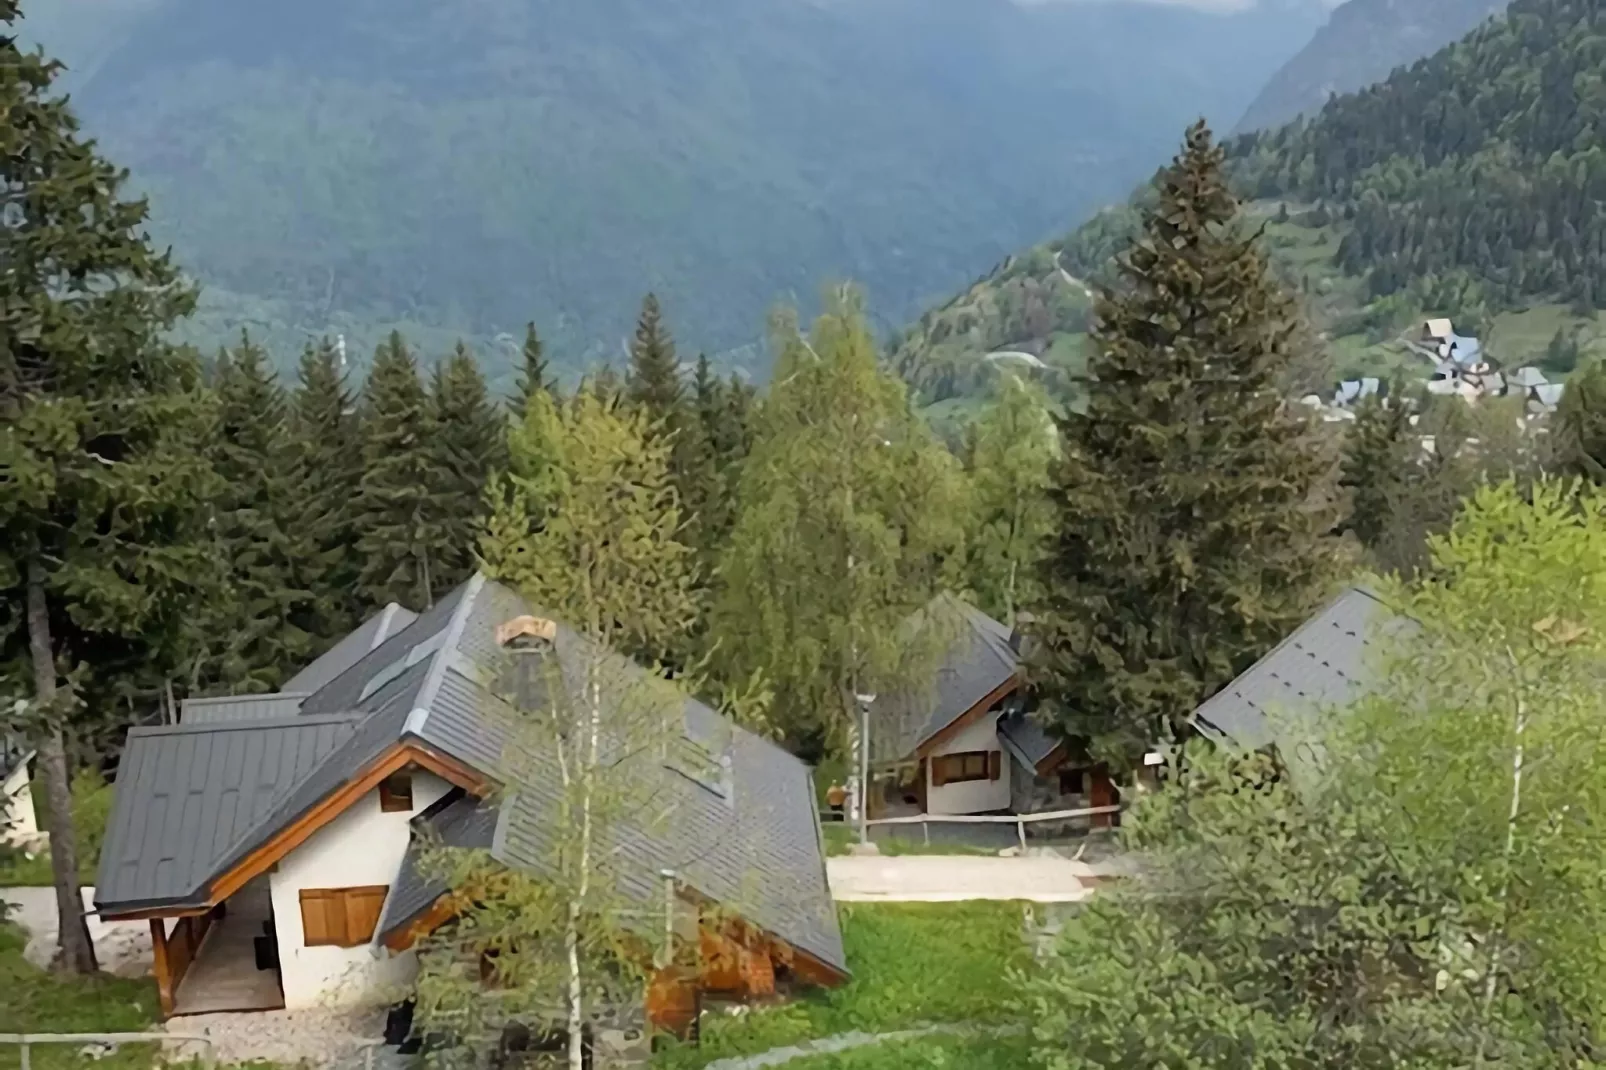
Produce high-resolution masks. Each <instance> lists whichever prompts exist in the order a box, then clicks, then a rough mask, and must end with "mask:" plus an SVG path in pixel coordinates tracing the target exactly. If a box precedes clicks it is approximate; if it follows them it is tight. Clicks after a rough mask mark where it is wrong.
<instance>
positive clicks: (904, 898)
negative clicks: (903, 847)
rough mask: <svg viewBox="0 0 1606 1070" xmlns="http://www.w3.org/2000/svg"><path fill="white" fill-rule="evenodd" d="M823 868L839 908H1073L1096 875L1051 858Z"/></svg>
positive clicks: (876, 860)
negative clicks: (985, 902) (965, 903)
mask: <svg viewBox="0 0 1606 1070" xmlns="http://www.w3.org/2000/svg"><path fill="white" fill-rule="evenodd" d="M825 865H826V871H827V873H828V875H829V876H830V879H831V896H832V898H834V899H836V900H837V901H838V902H843V903H874V902H882V903H899V902H902V903H951V902H957V901H960V900H965V899H1025V900H1030V901H1032V902H1034V903H1077V902H1080V901H1082V900H1083V899H1086V898H1087V897H1088V896H1089V895H1092V894H1093V893H1092V890H1091V889H1090V888H1088V887H1087V885H1086V884H1084V883H1083V878H1084V877H1087V878H1095V877H1098V876H1100V874H1099V872H1098V871H1097V869H1096V868H1095V867H1094V866H1092V865H1089V864H1088V863H1086V862H1073V861H1071V860H1070V859H1068V858H1053V857H1025V858H989V857H985V856H982V857H977V856H974V855H897V856H891V857H887V856H877V855H868V856H864V855H843V856H835V857H832V858H828V859H826V862H825Z"/></svg>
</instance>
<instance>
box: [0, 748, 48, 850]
mask: <svg viewBox="0 0 1606 1070" xmlns="http://www.w3.org/2000/svg"><path fill="white" fill-rule="evenodd" d="M38 835H39V817H38V815H37V814H35V813H34V808H33V791H32V790H31V788H30V786H29V783H28V764H27V763H26V762H24V763H23V764H21V765H19V766H18V767H17V768H15V769H13V770H12V771H11V775H10V776H9V777H7V778H6V779H5V782H4V783H0V843H29V842H31V841H33V840H34V839H35V838H36V837H38Z"/></svg>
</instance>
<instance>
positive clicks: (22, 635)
mask: <svg viewBox="0 0 1606 1070" xmlns="http://www.w3.org/2000/svg"><path fill="white" fill-rule="evenodd" d="M18 14H19V13H18V9H17V3H16V0H0V23H3V24H4V25H3V26H0V116H4V121H0V203H3V204H4V209H5V210H4V214H3V218H0V265H3V269H0V693H5V694H7V695H9V696H14V697H15V698H17V699H21V700H23V701H22V702H20V703H19V704H18V705H17V706H16V707H15V708H14V709H13V710H11V711H10V712H9V713H8V717H7V725H6V727H7V728H8V729H9V730H11V731H16V732H22V733H26V734H27V735H28V736H30V737H32V739H33V740H34V741H35V742H36V743H37V745H38V759H37V762H36V765H35V775H36V776H37V777H38V780H39V783H40V784H41V786H42V787H43V788H44V792H45V796H46V801H47V803H48V805H47V807H46V810H47V816H46V825H47V828H48V831H49V833H50V848H51V867H52V876H53V878H54V883H55V886H56V903H57V908H58V910H57V923H58V930H57V931H58V933H59V936H58V941H59V943H60V946H61V950H62V953H63V954H62V960H61V961H62V966H63V968H64V969H65V970H68V971H71V972H74V973H93V972H94V971H95V969H96V962H95V952H94V945H93V943H92V942H91V940H90V937H89V932H88V928H87V925H86V924H85V922H84V919H83V915H82V908H81V905H80V904H81V900H80V894H79V884H78V872H77V871H78V854H77V851H78V846H79V845H78V842H77V841H78V836H77V833H76V830H75V829H74V824H73V817H72V807H71V795H70V778H71V769H70V763H69V758H68V753H67V735H68V731H69V730H71V731H72V733H73V735H74V736H75V737H77V738H78V739H86V738H87V739H90V740H95V738H96V736H97V735H98V734H99V733H100V732H102V731H104V730H105V729H106V728H107V727H108V725H107V722H109V721H111V720H112V719H113V717H115V716H116V714H117V713H119V712H122V711H124V710H126V709H127V708H128V705H129V704H130V703H131V702H132V701H135V700H136V699H137V698H144V696H137V694H136V693H137V692H139V691H142V690H144V689H145V688H148V687H150V686H151V685H153V684H156V683H157V682H158V681H159V680H160V678H161V677H162V675H163V674H164V673H165V672H167V671H170V670H171V669H172V668H173V667H174V666H176V665H177V664H179V663H180V662H181V661H182V659H184V658H185V657H187V656H189V655H191V654H192V653H193V649H194V648H193V645H192V641H193V639H194V637H195V635H196V632H195V629H194V616H195V614H194V612H193V607H194V606H196V605H204V604H206V603H207V600H208V599H209V598H212V597H214V596H215V588H214V587H213V581H214V580H215V578H216V570H215V568H214V567H213V559H212V557H211V555H210V552H209V551H210V541H209V540H208V539H207V538H206V534H205V532H206V519H207V503H208V502H209V501H210V499H211V498H212V496H213V494H214V492H215V476H214V475H213V473H212V471H211V468H210V466H209V465H208V464H207V463H206V459H205V457H204V456H203V447H204V440H205V436H206V431H207V424H208V420H209V418H210V413H209V411H208V406H207V405H206V403H205V400H204V396H203V395H202V393H201V391H200V389H199V387H200V369H199V367H198V365H197V362H196V361H195V359H194V357H193V355H192V354H189V353H186V352H181V351H179V350H176V349H175V348H173V347H172V346H171V345H170V344H169V343H168V342H167V340H166V339H167V334H168V332H169V331H170V330H171V328H172V327H173V325H174V324H175V322H177V321H178V320H179V319H180V318H181V317H182V316H184V315H185V314H186V313H187V312H188V311H189V310H190V308H191V307H192V306H193V304H194V295H193V293H192V292H191V291H190V290H189V288H188V287H187V286H186V285H185V283H184V282H183V280H182V278H181V277H180V275H179V273H178V271H177V270H176V268H175V267H174V266H173V264H172V263H171V262H170V261H169V260H168V258H167V256H166V255H165V254H162V253H158V252H157V251H156V250H155V249H154V248H153V247H152V245H151V243H150V241H149V239H148V237H147V236H146V234H145V229H144V224H145V219H146V206H145V202H143V201H139V200H131V199H128V198H127V197H125V196H124V195H123V185H124V181H125V179H126V175H125V174H124V173H123V172H122V171H120V170H118V169H117V168H116V167H114V166H113V165H112V164H111V163H109V162H108V161H107V160H106V159H104V158H103V157H101V156H100V155H98V153H97V152H96V149H95V146H94V143H93V142H91V141H89V140H87V139H86V138H84V137H82V136H81V135H80V133H79V127H78V122H77V119H76V118H75V117H74V115H73V113H72V111H71V110H69V108H68V107H67V102H66V100H65V99H64V98H63V97H61V96H59V95H56V94H55V91H54V89H53V85H52V83H53V82H54V80H55V78H56V76H57V74H58V73H59V72H60V70H61V67H60V65H59V64H58V63H55V62H52V61H49V60H47V59H46V58H45V57H44V56H43V55H41V54H36V53H24V52H23V51H22V50H21V49H19V48H18V47H17V43H16V39H15V37H14V30H15V24H16V22H17V19H18ZM147 701H148V700H147ZM152 705H154V704H153V703H152ZM147 708H149V707H148V706H147ZM18 714H21V716H20V717H19V716H17V715H18ZM18 722H20V723H18ZM107 734H109V733H107Z"/></svg>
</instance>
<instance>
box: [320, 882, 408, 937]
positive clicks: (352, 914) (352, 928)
mask: <svg viewBox="0 0 1606 1070" xmlns="http://www.w3.org/2000/svg"><path fill="white" fill-rule="evenodd" d="M389 893H390V886H389V885H386V884H372V885H366V886H364V887H361V888H304V889H302V891H301V937H302V940H301V942H302V943H303V944H305V945H306V946H307V947H358V946H361V945H362V944H366V943H367V942H368V941H370V940H372V939H373V938H374V930H375V929H377V928H378V927H379V914H380V911H381V910H382V909H383V908H384V906H385V896H386V895H388V894H389Z"/></svg>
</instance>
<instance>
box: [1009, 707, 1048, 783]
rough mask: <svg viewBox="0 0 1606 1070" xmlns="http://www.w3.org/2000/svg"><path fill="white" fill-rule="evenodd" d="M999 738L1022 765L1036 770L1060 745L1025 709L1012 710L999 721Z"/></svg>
mask: <svg viewBox="0 0 1606 1070" xmlns="http://www.w3.org/2000/svg"><path fill="white" fill-rule="evenodd" d="M998 738H999V740H1000V741H1001V742H1002V743H1003V744H1004V746H1005V747H1006V748H1007V749H1008V750H1009V752H1010V753H1011V754H1013V755H1014V756H1015V757H1016V758H1018V759H1020V762H1021V764H1022V765H1024V766H1026V767H1027V768H1028V769H1033V770H1035V769H1036V768H1037V766H1038V764H1039V763H1040V762H1042V760H1043V759H1044V758H1047V757H1048V756H1049V755H1050V754H1053V753H1054V750H1055V748H1056V747H1058V746H1059V745H1060V740H1058V739H1055V738H1054V737H1053V736H1051V735H1049V734H1048V733H1047V732H1046V731H1044V729H1043V726H1042V725H1040V724H1038V723H1037V719H1036V718H1035V717H1033V716H1032V715H1031V714H1030V713H1028V712H1026V711H1025V710H1023V709H1019V710H1011V711H1010V712H1009V713H1007V714H1005V715H1004V716H1003V717H1000V718H999V719H998Z"/></svg>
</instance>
